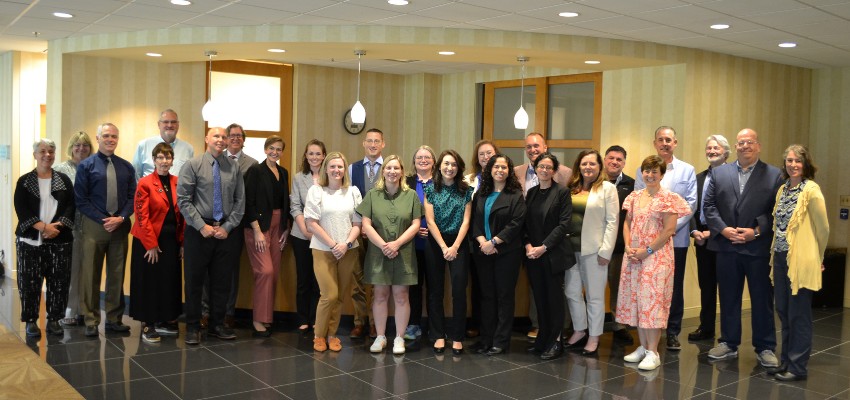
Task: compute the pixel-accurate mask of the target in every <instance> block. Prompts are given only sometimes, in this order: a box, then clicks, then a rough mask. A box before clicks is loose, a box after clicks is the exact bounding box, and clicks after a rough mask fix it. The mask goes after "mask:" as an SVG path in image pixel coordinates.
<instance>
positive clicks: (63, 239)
mask: <svg viewBox="0 0 850 400" xmlns="http://www.w3.org/2000/svg"><path fill="white" fill-rule="evenodd" d="M50 195H51V196H53V198H54V199H56V201H57V202H58V203H59V204H58V205H57V207H56V214H55V215H54V216H53V220H52V221H42V222H45V223H48V224H52V223H54V222H57V221H58V222H61V223H62V225H63V226H62V227H60V228H59V235H57V236H56V237H55V238H53V239H42V241H43V243H69V242H72V241H74V236H73V233H72V230H73V229H74V213H75V212H76V207H75V203H74V186H73V185H72V184H71V179H70V178H68V176H67V175H65V174H63V173H61V172H57V171H53V177H52V178H50ZM14 203H15V214H17V216H18V226H17V228H15V235H16V236H18V237H22V238H27V239H32V240H37V239H38V235H40V234H41V232H39V231H38V230H37V229H35V228H33V225H35V224H36V223H38V221H41V217H40V216H39V212H40V209H41V193H40V192H39V189H38V173H37V172H36V170H32V171H30V172H27V173H26V174H24V175H22V176H21V177H20V178H19V179H18V183H17V184H16V185H15V194H14Z"/></svg>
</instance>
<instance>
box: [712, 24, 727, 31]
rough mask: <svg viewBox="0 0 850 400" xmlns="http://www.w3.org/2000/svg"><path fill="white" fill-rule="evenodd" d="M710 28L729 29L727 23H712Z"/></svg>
mask: <svg viewBox="0 0 850 400" xmlns="http://www.w3.org/2000/svg"><path fill="white" fill-rule="evenodd" d="M710 28H711V29H717V30H720V29H729V24H714V25H712V26H710Z"/></svg>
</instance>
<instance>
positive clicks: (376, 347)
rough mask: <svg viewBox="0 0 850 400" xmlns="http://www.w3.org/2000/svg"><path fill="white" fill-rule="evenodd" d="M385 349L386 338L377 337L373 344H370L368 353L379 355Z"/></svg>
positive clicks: (382, 336)
mask: <svg viewBox="0 0 850 400" xmlns="http://www.w3.org/2000/svg"><path fill="white" fill-rule="evenodd" d="M402 340H404V339H402ZM385 347H387V337H386V336H384V335H379V336H378V337H376V338H375V342H374V343H372V347H369V351H371V352H373V353H380V352H382V351H384V348H385Z"/></svg>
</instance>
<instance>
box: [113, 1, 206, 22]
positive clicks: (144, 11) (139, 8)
mask: <svg viewBox="0 0 850 400" xmlns="http://www.w3.org/2000/svg"><path fill="white" fill-rule="evenodd" d="M113 15H121V16H124V17H130V18H133V17H137V16H141V15H144V16H145V18H148V19H153V20H157V21H164V22H170V23H176V22H183V21H186V20H188V19H191V18H194V17H196V16H198V15H203V14H198V13H195V12H189V11H185V10H184V9H177V10H172V9H163V8H162V7H156V6H151V5H147V4H130V5H128V6H127V7H124V8H122V9H120V10H118V11H116V12H114V13H113Z"/></svg>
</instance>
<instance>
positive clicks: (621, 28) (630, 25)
mask: <svg viewBox="0 0 850 400" xmlns="http://www.w3.org/2000/svg"><path fill="white" fill-rule="evenodd" d="M570 25H573V26H577V27H579V28H586V29H594V30H597V31H602V32H608V33H621V32H625V31H634V30H637V29H646V28H653V27H657V26H658V24H657V23H655V22H650V21H645V20H642V19H638V18H632V17H625V16H619V17H611V18H603V19H596V20H593V21H586V22H576V23H571V24H570Z"/></svg>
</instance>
